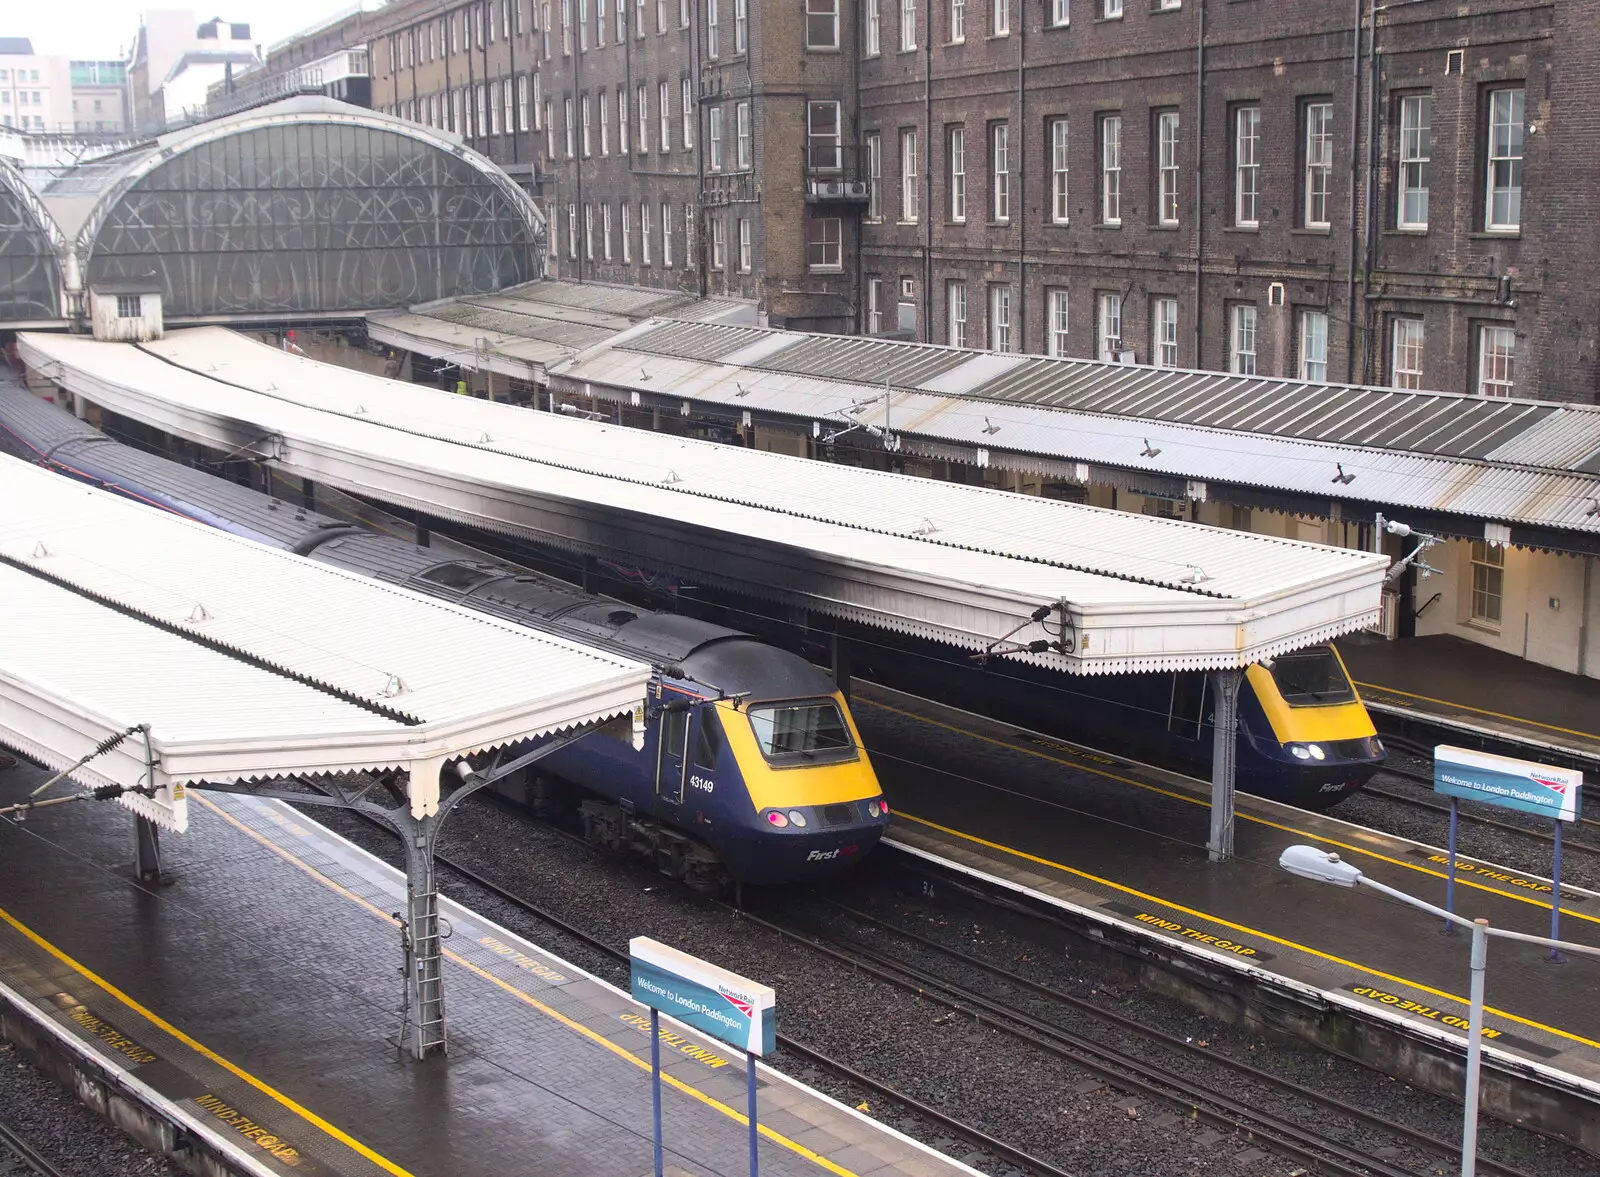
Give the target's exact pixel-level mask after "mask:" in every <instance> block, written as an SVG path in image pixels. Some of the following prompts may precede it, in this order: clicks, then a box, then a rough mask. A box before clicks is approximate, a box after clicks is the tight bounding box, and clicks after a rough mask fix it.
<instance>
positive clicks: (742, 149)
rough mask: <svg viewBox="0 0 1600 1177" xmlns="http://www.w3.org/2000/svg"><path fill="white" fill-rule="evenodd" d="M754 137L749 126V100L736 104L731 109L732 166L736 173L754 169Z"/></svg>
mask: <svg viewBox="0 0 1600 1177" xmlns="http://www.w3.org/2000/svg"><path fill="white" fill-rule="evenodd" d="M755 159H756V153H755V135H754V132H753V130H752V128H751V126H750V103H749V100H748V99H747V100H745V101H743V102H739V103H736V104H735V105H734V108H733V165H734V169H735V170H736V171H741V172H748V171H749V170H750V169H751V168H753V167H755Z"/></svg>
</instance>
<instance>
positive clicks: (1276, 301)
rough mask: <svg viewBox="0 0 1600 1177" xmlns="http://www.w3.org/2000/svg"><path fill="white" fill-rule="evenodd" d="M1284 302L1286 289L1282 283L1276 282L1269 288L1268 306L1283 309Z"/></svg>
mask: <svg viewBox="0 0 1600 1177" xmlns="http://www.w3.org/2000/svg"><path fill="white" fill-rule="evenodd" d="M1283 300H1284V289H1283V283H1282V282H1274V283H1272V284H1271V285H1270V286H1268V287H1267V305H1268V306H1269V307H1281V306H1282V305H1283Z"/></svg>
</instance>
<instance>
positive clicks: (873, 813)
mask: <svg viewBox="0 0 1600 1177" xmlns="http://www.w3.org/2000/svg"><path fill="white" fill-rule="evenodd" d="M883 813H884V807H883V806H882V805H879V804H878V803H877V802H876V801H868V802H867V816H868V817H882V816H883Z"/></svg>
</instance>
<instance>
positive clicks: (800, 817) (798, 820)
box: [789, 809, 806, 829]
mask: <svg viewBox="0 0 1600 1177" xmlns="http://www.w3.org/2000/svg"><path fill="white" fill-rule="evenodd" d="M789 820H790V821H791V822H793V823H794V824H795V825H797V826H799V827H800V828H801V829H805V828H806V815H805V814H803V813H801V812H800V811H799V810H798V809H791V810H789Z"/></svg>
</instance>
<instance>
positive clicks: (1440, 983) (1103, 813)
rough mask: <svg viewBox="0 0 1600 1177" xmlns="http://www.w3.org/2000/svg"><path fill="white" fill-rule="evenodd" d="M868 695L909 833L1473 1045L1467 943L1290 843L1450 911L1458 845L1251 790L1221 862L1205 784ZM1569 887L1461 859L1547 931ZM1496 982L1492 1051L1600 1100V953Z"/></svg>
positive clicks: (883, 772)
mask: <svg viewBox="0 0 1600 1177" xmlns="http://www.w3.org/2000/svg"><path fill="white" fill-rule="evenodd" d="M852 703H853V705H854V707H855V711H856V718H857V722H858V724H859V725H860V727H861V729H862V733H863V738H864V739H865V740H866V743H867V745H868V747H869V748H870V749H871V750H872V753H873V758H874V765H875V766H876V768H877V770H878V774H879V777H880V780H881V781H882V784H883V787H884V791H885V793H886V795H887V796H888V798H889V800H890V802H891V803H892V804H893V806H894V810H895V821H894V824H893V825H892V826H891V828H890V830H889V833H888V835H887V839H888V842H889V843H890V844H892V845H896V846H899V847H901V848H902V849H904V850H907V851H908V852H910V853H913V854H919V855H923V856H926V857H930V858H937V859H940V860H943V861H946V862H950V863H954V864H955V865H956V866H957V867H958V868H960V869H967V870H971V871H975V872H978V873H981V874H984V875H987V876H990V877H993V878H999V879H1003V880H1005V881H1007V882H1008V883H1010V884H1013V885H1015V886H1017V887H1022V888H1026V889H1029V890H1032V891H1034V892H1037V893H1038V894H1041V895H1044V896H1048V897H1052V898H1054V899H1057V900H1059V901H1061V902H1062V903H1065V904H1069V905H1072V906H1074V907H1076V908H1078V909H1080V910H1087V911H1088V912H1090V913H1092V914H1093V916H1095V917H1096V918H1097V919H1102V920H1105V921H1111V922H1114V923H1116V924H1119V925H1121V926H1123V927H1124V928H1125V929H1128V930H1132V931H1135V932H1138V933H1139V934H1140V935H1142V936H1158V937H1164V938H1166V939H1169V940H1173V941H1177V942H1179V943H1181V944H1182V945H1183V946H1184V947H1185V948H1186V949H1187V950H1191V951H1195V952H1205V953H1210V954H1212V955H1213V956H1217V957H1221V958H1225V959H1228V960H1231V961H1233V962H1234V963H1236V964H1237V965H1239V966H1241V967H1245V968H1249V969H1255V970H1260V971H1262V972H1263V973H1266V974H1271V975H1273V976H1276V977H1281V978H1287V979H1288V980H1289V981H1290V982H1292V983H1294V984H1297V985H1299V986H1303V987H1304V988H1305V989H1306V990H1310V991H1314V992H1315V993H1317V994H1319V995H1321V996H1322V997H1324V998H1326V999H1327V1000H1329V1001H1333V1002H1338V1003H1342V1004H1344V1005H1346V1006H1355V1007H1361V1006H1363V1005H1365V1006H1369V1007H1382V1008H1383V1009H1384V1010H1385V1011H1386V1012H1387V1013H1388V1014H1390V1015H1393V1016H1398V1017H1400V1018H1403V1019H1405V1020H1406V1021H1408V1022H1410V1023H1412V1024H1413V1025H1415V1026H1416V1027H1417V1028H1419V1029H1422V1030H1424V1031H1426V1032H1427V1033H1428V1034H1430V1035H1440V1036H1445V1037H1448V1038H1453V1039H1454V1040H1455V1041H1456V1042H1458V1043H1464V1040H1465V1028H1466V1018H1467V1011H1468V1001H1467V983H1468V954H1467V940H1468V937H1466V936H1464V935H1444V934H1441V928H1440V921H1438V920H1435V919H1434V918H1433V917H1430V916H1428V915H1426V914H1425V913H1423V912H1419V911H1417V910H1415V909H1413V908H1410V907H1407V906H1405V905H1403V904H1401V903H1399V902H1397V901H1394V900H1391V899H1388V898H1386V897H1383V896H1380V895H1378V894H1376V893H1375V892H1372V891H1368V890H1364V889H1360V888H1357V889H1355V890H1345V889H1342V888H1338V887H1334V886H1330V885H1326V884H1318V883H1314V882H1310V881H1307V880H1304V879H1299V878H1295V877H1294V876H1291V875H1289V874H1287V873H1286V872H1284V871H1283V870H1281V869H1280V868H1279V867H1278V865H1277V860H1278V855H1279V854H1280V853H1281V851H1282V850H1283V849H1284V848H1285V847H1287V846H1290V845H1294V844H1297V843H1308V844H1311V845H1315V846H1318V847H1320V848H1322V849H1325V850H1330V851H1334V852H1337V853H1338V854H1340V855H1341V856H1343V857H1344V858H1345V859H1346V860H1347V861H1349V862H1351V863H1353V864H1354V865H1356V866H1357V867H1359V868H1360V869H1361V870H1362V871H1363V872H1364V873H1366V874H1368V875H1370V876H1371V877H1372V878H1374V879H1376V880H1378V881H1380V882H1383V883H1387V884H1388V885H1390V886H1392V887H1396V888H1398V889H1400V890H1403V891H1406V892H1408V893H1410V894H1412V895H1415V896H1417V897H1418V898H1421V899H1424V900H1427V901H1428V902H1431V903H1435V904H1437V905H1439V906H1443V905H1444V899H1445V895H1444V891H1445V878H1446V873H1447V866H1448V858H1447V857H1446V855H1445V854H1444V852H1443V851H1442V850H1439V849H1437V848H1434V847H1426V846H1421V845H1418V844H1416V843H1413V842H1408V841H1406V840H1404V839H1401V838H1397V837H1391V836H1389V835H1386V834H1380V833H1377V832H1375V831H1372V830H1369V829H1364V828H1362V827H1358V826H1353V825H1349V824H1347V823H1345V822H1342V821H1339V820H1338V819H1337V818H1336V817H1329V816H1321V815H1317V814H1313V813H1309V812H1307V811H1305V810H1300V809H1296V808H1293V807H1290V806H1285V805H1279V804H1276V803H1274V802H1271V801H1266V800H1264V799H1261V798H1258V797H1253V796H1249V795H1247V794H1243V793H1241V794H1239V795H1238V820H1237V826H1236V843H1237V855H1236V857H1234V858H1233V859H1231V860H1230V861H1228V862H1225V863H1221V864H1214V863H1211V862H1210V861H1209V860H1208V857H1207V853H1206V846H1205V842H1206V832H1207V823H1208V820H1209V808H1208V807H1209V800H1210V799H1209V794H1208V792H1207V791H1206V790H1205V789H1204V788H1203V787H1201V785H1200V783H1199V782H1196V781H1193V780H1191V779H1189V778H1185V777H1182V776H1179V775H1176V774H1172V773H1167V772H1164V771H1162V770H1160V769H1154V768H1149V767H1147V766H1141V765H1137V764H1132V763H1130V762H1127V761H1124V760H1119V759H1116V758H1113V757H1109V756H1106V755H1103V754H1101V753H1097V752H1090V751H1087V750H1084V749H1081V748H1076V747H1074V746H1072V745H1069V744H1066V743H1063V742H1061V741H1057V740H1052V739H1049V738H1047V737H1043V736H1040V735H1037V734H1035V733H1030V732H1026V731H1021V730H1019V729H1017V728H1015V727H1012V726H1010V725H1007V724H1004V723H1000V722H997V721H994V720H991V719H988V718H985V717H982V716H977V715H974V714H972V713H970V712H965V711H960V710H957V709H954V708H948V707H944V706H941V705H940V704H937V703H932V702H929V701H926V700H922V699H918V698H915V697H913V696H909V695H903V694H901V693H899V692H896V691H891V690H889V689H888V688H884V687H880V686H877V685H875V684H869V683H863V682H859V681H858V682H857V684H856V689H855V691H854V693H853V695H852ZM1562 892H1563V896H1562V913H1563V914H1562V922H1561V935H1562V937H1563V938H1564V939H1567V940H1572V941H1576V942H1579V943H1584V944H1593V945H1600V894H1596V893H1595V892H1592V891H1585V890H1582V889H1579V888H1569V887H1567V886H1565V885H1563V888H1562ZM1550 896H1551V887H1550V885H1549V882H1548V880H1547V879H1540V878H1537V877H1534V876H1530V875H1522V874H1518V873H1516V872H1511V871H1506V870H1503V869H1500V868H1497V867H1495V866H1494V865H1493V864H1489V863H1483V862H1478V861H1476V860H1472V859H1467V858H1462V859H1460V860H1458V865H1457V883H1456V898H1455V910H1456V911H1457V913H1459V914H1461V915H1463V916H1466V917H1469V918H1477V917H1480V916H1482V917H1487V918H1488V919H1489V920H1490V921H1491V922H1492V923H1493V924H1495V925H1496V926H1499V927H1502V928H1508V929H1512V930H1515V931H1521V932H1528V933H1533V934H1538V935H1547V934H1548V933H1549V926H1550ZM1487 981H1488V984H1487V993H1488V998H1487V1014H1486V1020H1485V1027H1486V1029H1485V1041H1486V1043H1487V1045H1488V1046H1489V1048H1490V1049H1491V1050H1493V1051H1498V1052H1503V1054H1504V1055H1505V1056H1507V1057H1509V1058H1511V1059H1514V1060H1519V1061H1520V1062H1522V1063H1526V1064H1533V1065H1535V1066H1536V1067H1544V1068H1550V1069H1552V1070H1553V1071H1555V1072H1559V1073H1562V1074H1564V1075H1566V1076H1570V1077H1571V1078H1572V1079H1573V1080H1575V1081H1576V1083H1577V1085H1579V1086H1580V1087H1583V1088H1585V1089H1586V1090H1587V1089H1589V1088H1592V1093H1593V1095H1594V1097H1595V1098H1596V1099H1597V1100H1600V1003H1597V1002H1594V1001H1592V1000H1588V999H1587V998H1586V996H1584V995H1586V994H1590V993H1593V992H1595V990H1596V986H1597V985H1600V960H1595V959H1589V958H1583V957H1573V958H1572V959H1570V960H1568V961H1567V962H1565V963H1560V964H1557V963H1551V962H1549V961H1547V960H1546V959H1545V950H1544V949H1541V948H1538V947H1536V946H1534V945H1526V944H1512V943H1508V942H1506V941H1494V942H1492V943H1491V945H1490V948H1489V967H1488V973H1487Z"/></svg>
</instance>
